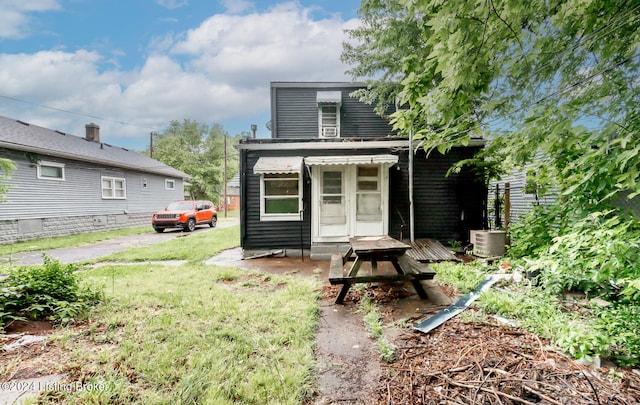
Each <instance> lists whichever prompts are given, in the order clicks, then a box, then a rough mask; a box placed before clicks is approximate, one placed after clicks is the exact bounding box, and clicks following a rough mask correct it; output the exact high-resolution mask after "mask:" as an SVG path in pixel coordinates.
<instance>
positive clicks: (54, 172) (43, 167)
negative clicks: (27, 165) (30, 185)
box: [36, 160, 64, 181]
mask: <svg viewBox="0 0 640 405" xmlns="http://www.w3.org/2000/svg"><path fill="white" fill-rule="evenodd" d="M36 172H37V176H38V178H39V179H44V180H60V181H64V163H57V162H47V161H44V160H41V161H40V163H38V166H37V168H36Z"/></svg>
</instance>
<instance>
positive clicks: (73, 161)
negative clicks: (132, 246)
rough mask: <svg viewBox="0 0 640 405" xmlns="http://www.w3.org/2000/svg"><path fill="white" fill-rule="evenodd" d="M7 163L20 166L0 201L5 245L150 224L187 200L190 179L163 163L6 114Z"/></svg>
mask: <svg viewBox="0 0 640 405" xmlns="http://www.w3.org/2000/svg"><path fill="white" fill-rule="evenodd" d="M0 158H6V159H9V160H11V161H12V162H13V163H14V164H15V165H16V169H15V170H14V171H13V172H12V173H11V178H10V179H8V180H5V181H4V183H5V184H8V185H9V192H8V194H7V195H5V196H4V197H5V201H3V202H0V208H1V209H0V243H11V242H14V241H18V240H28V239H34V238H40V237H50V236H61V235H69V234H74V233H81V232H90V231H98V230H106V229H114V228H125V227H131V226H138V225H146V224H148V225H149V227H151V213H153V212H154V211H156V210H158V209H160V208H163V207H165V206H166V205H167V203H169V202H171V201H172V200H180V199H183V198H184V185H185V181H186V180H188V178H189V176H188V175H187V174H185V173H183V172H181V171H179V170H176V169H174V168H171V167H169V166H167V165H165V164H164V163H161V162H159V161H157V160H154V159H151V158H149V157H146V156H143V155H140V154H138V153H136V152H133V151H130V150H127V149H124V148H119V147H116V146H112V145H109V144H107V143H104V142H101V141H100V128H99V127H98V126H97V125H95V124H89V125H87V126H86V136H85V137H78V136H74V135H69V134H65V133H62V132H59V131H54V130H51V129H46V128H42V127H39V126H36V125H31V124H29V123H26V122H22V121H17V120H14V119H10V118H6V117H0Z"/></svg>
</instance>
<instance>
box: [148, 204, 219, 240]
mask: <svg viewBox="0 0 640 405" xmlns="http://www.w3.org/2000/svg"><path fill="white" fill-rule="evenodd" d="M217 223H218V212H217V211H216V208H215V207H214V206H213V203H212V202H211V201H200V200H197V201H195V200H185V201H174V202H172V203H171V204H169V205H168V206H167V208H165V209H164V210H162V211H158V212H154V213H153V216H152V217H151V224H152V225H153V229H155V231H156V232H163V231H164V230H165V229H176V228H181V229H182V230H183V231H185V232H192V231H193V230H194V229H196V226H197V225H203V224H207V225H209V226H210V227H212V228H214V227H215V226H216V224H217Z"/></svg>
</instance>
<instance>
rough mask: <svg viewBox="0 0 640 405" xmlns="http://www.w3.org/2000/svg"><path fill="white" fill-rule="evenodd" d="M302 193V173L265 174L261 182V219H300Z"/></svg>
mask: <svg viewBox="0 0 640 405" xmlns="http://www.w3.org/2000/svg"><path fill="white" fill-rule="evenodd" d="M301 193H302V184H301V179H300V173H290V174H269V173H265V174H263V175H262V181H261V183H260V196H261V199H260V219H261V220H266V221H269V220H272V221H282V220H285V221H286V220H290V221H295V220H300V211H301V208H300V207H301V205H302V195H301Z"/></svg>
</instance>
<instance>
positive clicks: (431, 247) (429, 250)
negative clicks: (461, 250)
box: [403, 239, 460, 263]
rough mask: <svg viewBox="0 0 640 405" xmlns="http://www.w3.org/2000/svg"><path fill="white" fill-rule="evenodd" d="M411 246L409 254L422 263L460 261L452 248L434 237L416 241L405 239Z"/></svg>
mask: <svg viewBox="0 0 640 405" xmlns="http://www.w3.org/2000/svg"><path fill="white" fill-rule="evenodd" d="M403 242H404V243H406V244H407V245H410V246H411V249H409V250H408V251H407V255H409V256H410V257H412V258H413V259H415V260H417V261H419V262H422V263H437V262H447V261H454V262H457V261H460V259H458V258H457V257H456V256H455V255H454V254H453V252H451V250H449V249H448V248H446V247H445V246H444V245H442V243H440V242H438V241H437V240H434V239H418V240H416V241H415V242H411V241H409V240H403Z"/></svg>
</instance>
